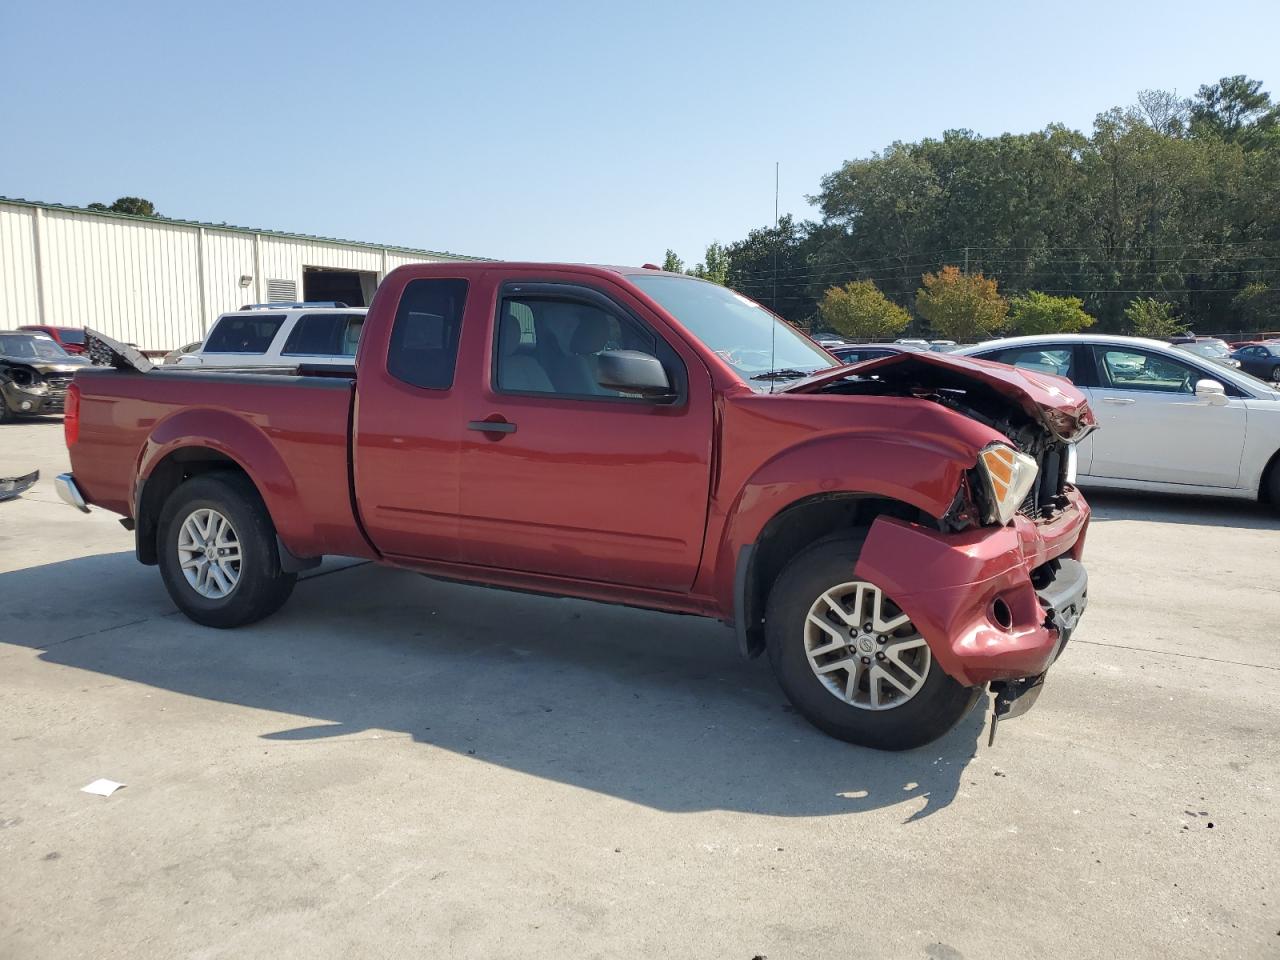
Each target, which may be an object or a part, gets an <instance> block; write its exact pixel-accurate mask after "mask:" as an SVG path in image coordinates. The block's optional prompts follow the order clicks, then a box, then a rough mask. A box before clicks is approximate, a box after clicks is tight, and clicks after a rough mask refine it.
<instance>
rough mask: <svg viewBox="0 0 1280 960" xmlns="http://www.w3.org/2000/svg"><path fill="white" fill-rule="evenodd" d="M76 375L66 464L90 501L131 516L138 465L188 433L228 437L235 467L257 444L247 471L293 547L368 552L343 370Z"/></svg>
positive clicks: (221, 449)
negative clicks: (74, 435)
mask: <svg viewBox="0 0 1280 960" xmlns="http://www.w3.org/2000/svg"><path fill="white" fill-rule="evenodd" d="M76 384H77V386H78V387H79V392H80V440H79V443H78V444H77V445H76V449H75V456H74V458H73V463H72V466H73V468H74V469H75V472H76V476H77V477H79V478H82V480H83V484H84V492H85V494H86V496H88V497H89V498H90V499H91V501H92V502H93V503H96V504H98V505H100V506H102V507H104V508H106V509H108V510H113V511H115V512H117V513H121V514H124V515H125V516H129V517H132V516H134V515H135V510H134V506H135V503H136V497H137V495H138V492H137V491H136V490H135V489H133V487H134V482H135V478H137V477H138V476H140V475H143V476H145V475H146V474H147V472H148V470H146V469H143V467H144V465H151V464H154V463H156V462H158V460H159V459H160V458H163V457H164V456H165V455H166V454H167V452H168V450H169V449H170V448H171V447H172V448H174V449H176V448H177V447H178V446H180V445H181V444H182V442H183V441H184V439H185V438H187V437H190V436H192V435H195V436H207V435H217V436H221V437H233V438H234V442H226V443H224V444H219V445H215V446H214V447H213V449H214V450H215V452H216V454H218V455H222V456H225V457H226V458H228V459H230V460H233V461H235V462H237V463H241V465H242V466H244V464H243V463H242V458H243V456H244V455H246V454H248V453H253V454H254V460H255V470H254V471H253V473H255V474H263V473H264V472H265V474H266V475H254V476H253V479H254V481H255V483H256V484H257V486H258V488H259V490H260V491H261V492H262V495H263V498H264V500H266V501H268V506H269V508H270V509H271V513H272V516H273V517H275V518H276V525H277V528H278V529H279V531H280V532H281V535H282V536H285V537H286V538H287V540H288V542H289V543H290V544H291V545H293V546H294V547H295V549H305V550H307V551H308V554H309V555H316V556H318V555H321V554H354V555H364V554H366V553H368V545H367V544H366V543H365V542H364V539H363V537H361V536H360V535H359V532H358V530H359V528H358V525H357V523H356V519H355V515H354V512H353V509H352V499H351V487H350V482H351V474H350V460H349V441H350V430H351V413H352V403H353V399H354V386H355V380H354V377H353V376H351V375H350V373H348V374H346V375H343V374H342V373H341V372H340V371H334V370H332V369H326V370H324V371H323V372H322V373H319V374H317V373H315V372H313V371H310V370H306V371H300V370H294V369H280V370H274V369H272V370H263V369H254V370H253V371H252V372H249V371H234V372H229V371H227V370H225V369H223V370H218V371H213V370H178V369H169V370H166V369H163V368H157V369H155V370H152V371H151V372H150V373H145V374H143V373H136V372H133V371H120V370H110V369H100V368H91V369H86V370H83V371H80V373H79V375H78V378H77V380H76ZM214 424H217V427H218V428H217V429H210V427H211V426H213V425H214ZM77 461H78V462H77ZM260 464H269V467H268V468H267V469H266V470H265V471H264V470H263V468H262V467H261V466H259V465H260Z"/></svg>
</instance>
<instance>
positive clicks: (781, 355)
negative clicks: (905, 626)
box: [628, 274, 840, 391]
mask: <svg viewBox="0 0 1280 960" xmlns="http://www.w3.org/2000/svg"><path fill="white" fill-rule="evenodd" d="M628 279H630V280H631V282H632V283H634V284H635V285H636V286H637V287H639V288H640V289H641V290H643V291H644V292H645V293H647V294H648V295H649V296H651V297H652V298H653V299H654V300H656V301H657V302H658V303H659V304H661V305H662V307H663V308H664V309H666V310H667V312H668V313H670V314H671V315H672V316H674V317H675V318H676V319H677V320H679V321H680V322H681V323H682V324H684V326H685V328H686V329H687V330H688V331H689V332H690V333H692V334H693V335H694V336H695V337H697V338H698V339H699V340H701V341H702V342H703V343H705V344H706V345H707V347H708V348H709V349H711V350H712V351H714V352H715V353H716V355H717V356H719V357H720V358H721V359H722V360H724V361H725V363H727V364H729V366H731V367H732V368H733V369H734V371H735V372H736V373H737V374H738V375H739V376H740V377H742V379H743V380H745V381H746V382H747V384H748V385H749V386H750V387H751V388H752V389H753V390H760V391H767V390H768V389H769V386H770V384H771V383H772V382H773V381H774V380H790V379H796V378H799V377H804V376H808V375H809V374H811V373H814V372H815V371H818V370H826V369H829V368H831V367H836V366H839V365H840V364H839V362H838V361H836V360H834V359H832V358H831V357H830V356H828V355H827V353H826V352H825V351H823V349H822V348H821V347H819V346H818V345H817V344H816V343H814V342H813V341H812V340H810V339H809V338H808V337H806V336H804V335H803V334H801V333H800V332H799V331H797V330H796V329H794V328H793V327H792V326H791V325H790V324H789V323H786V322H785V321H783V320H780V319H778V318H777V317H775V316H774V315H773V314H772V313H770V312H769V311H768V310H766V309H765V308H764V307H762V306H760V305H759V304H758V303H756V302H755V301H754V300H748V299H747V298H746V297H744V296H742V295H741V294H738V293H734V292H733V291H732V290H729V289H728V288H726V287H722V286H720V285H719V284H715V283H708V282H707V281H705V280H695V279H693V278H692V277H691V278H689V279H687V280H686V279H685V278H683V277H672V276H664V275H662V274H653V275H647V274H631V275H630V277H629V278H628Z"/></svg>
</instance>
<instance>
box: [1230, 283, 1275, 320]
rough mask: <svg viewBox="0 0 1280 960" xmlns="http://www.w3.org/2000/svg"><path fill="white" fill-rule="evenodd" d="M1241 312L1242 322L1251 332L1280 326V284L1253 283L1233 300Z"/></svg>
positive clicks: (1233, 304)
mask: <svg viewBox="0 0 1280 960" xmlns="http://www.w3.org/2000/svg"><path fill="white" fill-rule="evenodd" d="M1232 306H1234V307H1235V308H1236V310H1237V311H1239V313H1240V322H1241V323H1242V324H1243V325H1244V329H1245V330H1247V331H1250V332H1253V331H1258V330H1274V329H1276V327H1280V285H1275V286H1271V287H1268V286H1267V285H1266V284H1265V283H1251V284H1249V285H1248V286H1247V287H1245V288H1244V289H1243V290H1241V291H1240V292H1239V293H1238V294H1236V296H1235V299H1234V300H1232Z"/></svg>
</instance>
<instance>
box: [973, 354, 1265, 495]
mask: <svg viewBox="0 0 1280 960" xmlns="http://www.w3.org/2000/svg"><path fill="white" fill-rule="evenodd" d="M956 352H957V353H959V354H963V355H967V356H971V357H977V358H979V359H982V360H995V361H997V362H999V363H1007V364H1010V365H1012V366H1015V367H1019V368H1020V369H1023V370H1028V371H1034V372H1039V373H1050V374H1056V375H1057V376H1061V377H1066V378H1067V379H1069V380H1071V381H1072V382H1074V383H1075V385H1076V386H1077V387H1079V388H1080V390H1081V391H1083V392H1084V394H1085V395H1086V396H1087V397H1088V398H1089V405H1090V406H1091V407H1092V408H1093V412H1094V415H1095V416H1096V417H1097V418H1098V427H1099V429H1098V430H1096V431H1094V432H1093V433H1092V434H1090V435H1089V436H1088V437H1086V438H1085V439H1084V440H1082V441H1081V442H1080V444H1079V448H1078V450H1077V475H1078V478H1079V483H1080V485H1081V486H1089V487H1114V488H1120V489H1126V490H1150V491H1155V492H1159V493H1194V494H1210V495H1213V496H1223V497H1241V498H1247V499H1258V498H1262V499H1267V500H1270V501H1271V502H1272V503H1273V504H1277V505H1280V391H1277V390H1276V389H1275V387H1274V386H1273V385H1271V384H1267V383H1264V382H1263V381H1261V380H1259V379H1257V378H1256V377H1252V376H1250V375H1249V374H1247V373H1244V372H1242V371H1240V370H1233V369H1230V368H1228V367H1224V366H1220V365H1218V364H1216V363H1214V362H1213V361H1212V360H1210V359H1209V358H1207V357H1200V356H1196V355H1195V354H1191V353H1188V352H1187V351H1185V350H1179V349H1177V348H1176V347H1172V346H1170V345H1169V344H1167V343H1161V342H1160V341H1158V340H1145V339H1141V338H1138V337H1118V336H1105V335H1102V334H1097V335H1094V334H1074V335H1072V334H1058V335H1043V336H1033V337H1009V338H1006V339H1004V340H990V341H988V342H986V343H980V344H977V345H976V346H971V347H962V348H961V349H960V350H958V351H956Z"/></svg>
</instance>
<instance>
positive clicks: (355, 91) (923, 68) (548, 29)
mask: <svg viewBox="0 0 1280 960" xmlns="http://www.w3.org/2000/svg"><path fill="white" fill-rule="evenodd" d="M0 34H3V35H4V36H6V37H7V40H8V42H7V43H6V44H5V55H4V57H3V58H2V59H0V123H2V124H3V126H2V127H0V129H3V130H4V131H5V134H6V136H5V140H6V146H5V148H4V150H3V152H2V153H0V195H5V196H18V197H27V198H29V199H39V200H49V201H54V202H62V203H72V204H85V203H89V202H91V201H94V200H102V201H105V202H110V201H111V200H113V199H114V198H115V197H117V196H121V195H139V196H145V197H147V198H149V199H151V200H153V201H154V202H155V203H156V205H157V207H158V208H159V210H160V211H161V212H162V213H164V214H166V215H170V216H175V217H181V218H186V219H195V220H210V221H225V222H228V223H233V224H238V225H243V226H258V227H269V228H273V229H281V230H291V231H297V232H303V233H318V234H323V235H326V236H337V237H343V238H348V239H356V240H368V241H372V242H381V243H394V244H403V245H408V246H419V247H427V248H431V249H444V250H452V251H456V252H459V253H471V254H477V255H485V256H494V257H502V258H507V259H514V258H520V259H532V260H575V261H578V260H581V261H593V262H611V263H641V262H644V261H646V260H653V261H658V260H660V259H661V258H662V255H663V251H664V250H665V249H666V248H667V247H668V246H670V247H673V248H675V249H676V251H677V252H679V253H680V254H681V256H683V257H684V258H685V259H686V260H687V261H690V262H693V261H695V260H697V259H699V258H700V256H701V251H702V249H703V248H704V246H705V244H706V243H707V242H708V241H710V240H714V239H719V240H721V241H726V242H727V241H731V240H735V239H738V238H740V237H742V236H744V235H745V233H746V231H747V230H748V229H750V228H751V227H754V226H762V225H765V224H767V223H769V222H771V221H772V218H773V165H774V161H775V160H776V161H779V162H780V163H781V165H782V202H781V206H782V211H783V212H784V213H786V212H788V211H790V212H792V213H795V214H796V215H797V216H800V217H807V216H812V215H813V211H812V208H810V207H809V206H808V204H807V203H806V201H805V195H806V194H808V193H813V192H815V191H816V190H817V188H818V181H819V179H820V177H821V176H822V175H823V174H824V173H827V172H829V171H831V170H834V169H836V168H837V167H838V166H839V164H840V162H841V161H843V160H846V159H850V158H854V157H861V156H866V155H867V154H869V153H871V152H872V151H874V150H878V149H882V148H883V147H884V146H886V145H888V144H889V143H892V142H893V141H895V140H915V139H919V138H921V137H925V136H937V135H939V134H941V132H942V131H943V130H946V129H949V128H955V127H968V128H970V129H973V130H976V131H978V132H980V133H984V134H998V133H1001V132H1004V131H1024V130H1032V129H1039V128H1041V127H1043V126H1045V125H1046V124H1047V123H1049V122H1052V121H1057V122H1063V123H1066V124H1068V125H1071V126H1075V127H1080V128H1084V129H1087V128H1088V127H1089V125H1090V124H1091V123H1092V120H1093V117H1094V115H1095V114H1097V113H1098V112H1100V111H1102V110H1104V109H1106V108H1108V107H1111V106H1114V105H1118V104H1127V103H1131V102H1132V101H1133V100H1134V96H1135V94H1136V92H1137V91H1138V90H1140V89H1142V88H1148V87H1160V88H1166V89H1177V90H1178V91H1179V92H1180V93H1182V92H1185V93H1188V94H1190V93H1193V92H1194V91H1195V89H1196V87H1198V86H1199V85H1200V84H1201V83H1207V82H1211V81H1213V80H1216V79H1217V78H1219V77H1221V76H1223V75H1226V74H1233V73H1247V74H1249V75H1251V76H1254V77H1256V78H1259V79H1262V80H1264V81H1265V82H1266V86H1267V89H1269V90H1272V91H1273V93H1274V94H1276V95H1280V55H1278V54H1277V47H1276V37H1277V36H1280V4H1277V3H1275V2H1274V0H1270V2H1234V3H1231V4H1227V5H1223V6H1222V7H1220V8H1209V7H1206V6H1205V5H1204V4H1203V3H1194V4H1192V3H1180V2H1164V3H1126V2H1117V0H1111V2H1107V3H1092V2H1074V3H1070V4H1041V3H1025V2H1024V3H986V4H984V3H977V4H963V5H961V4H956V3H946V4H944V3H854V2H838V0H837V2H826V3H806V2H800V0H797V2H791V3H783V4H763V3H754V2H739V3H714V4H712V3H707V4H692V3H691V4H687V5H664V4H662V3H656V2H649V3H627V4H612V3H606V2H599V3H558V2H556V3H553V2H546V3H537V2H530V3H484V2H470V3H447V4H446V3H438V4H437V3H376V2H368V3H362V4H354V3H344V4H339V3H333V2H329V0H314V2H310V3H306V4H296V5H294V4H285V3H273V2H258V3H240V2H222V0H220V2H218V3H203V4H175V3H130V2H112V3H103V2H100V0H96V2H84V3H64V2H56V0H41V2H39V3H8V4H4V5H3V10H2V11H0Z"/></svg>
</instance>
